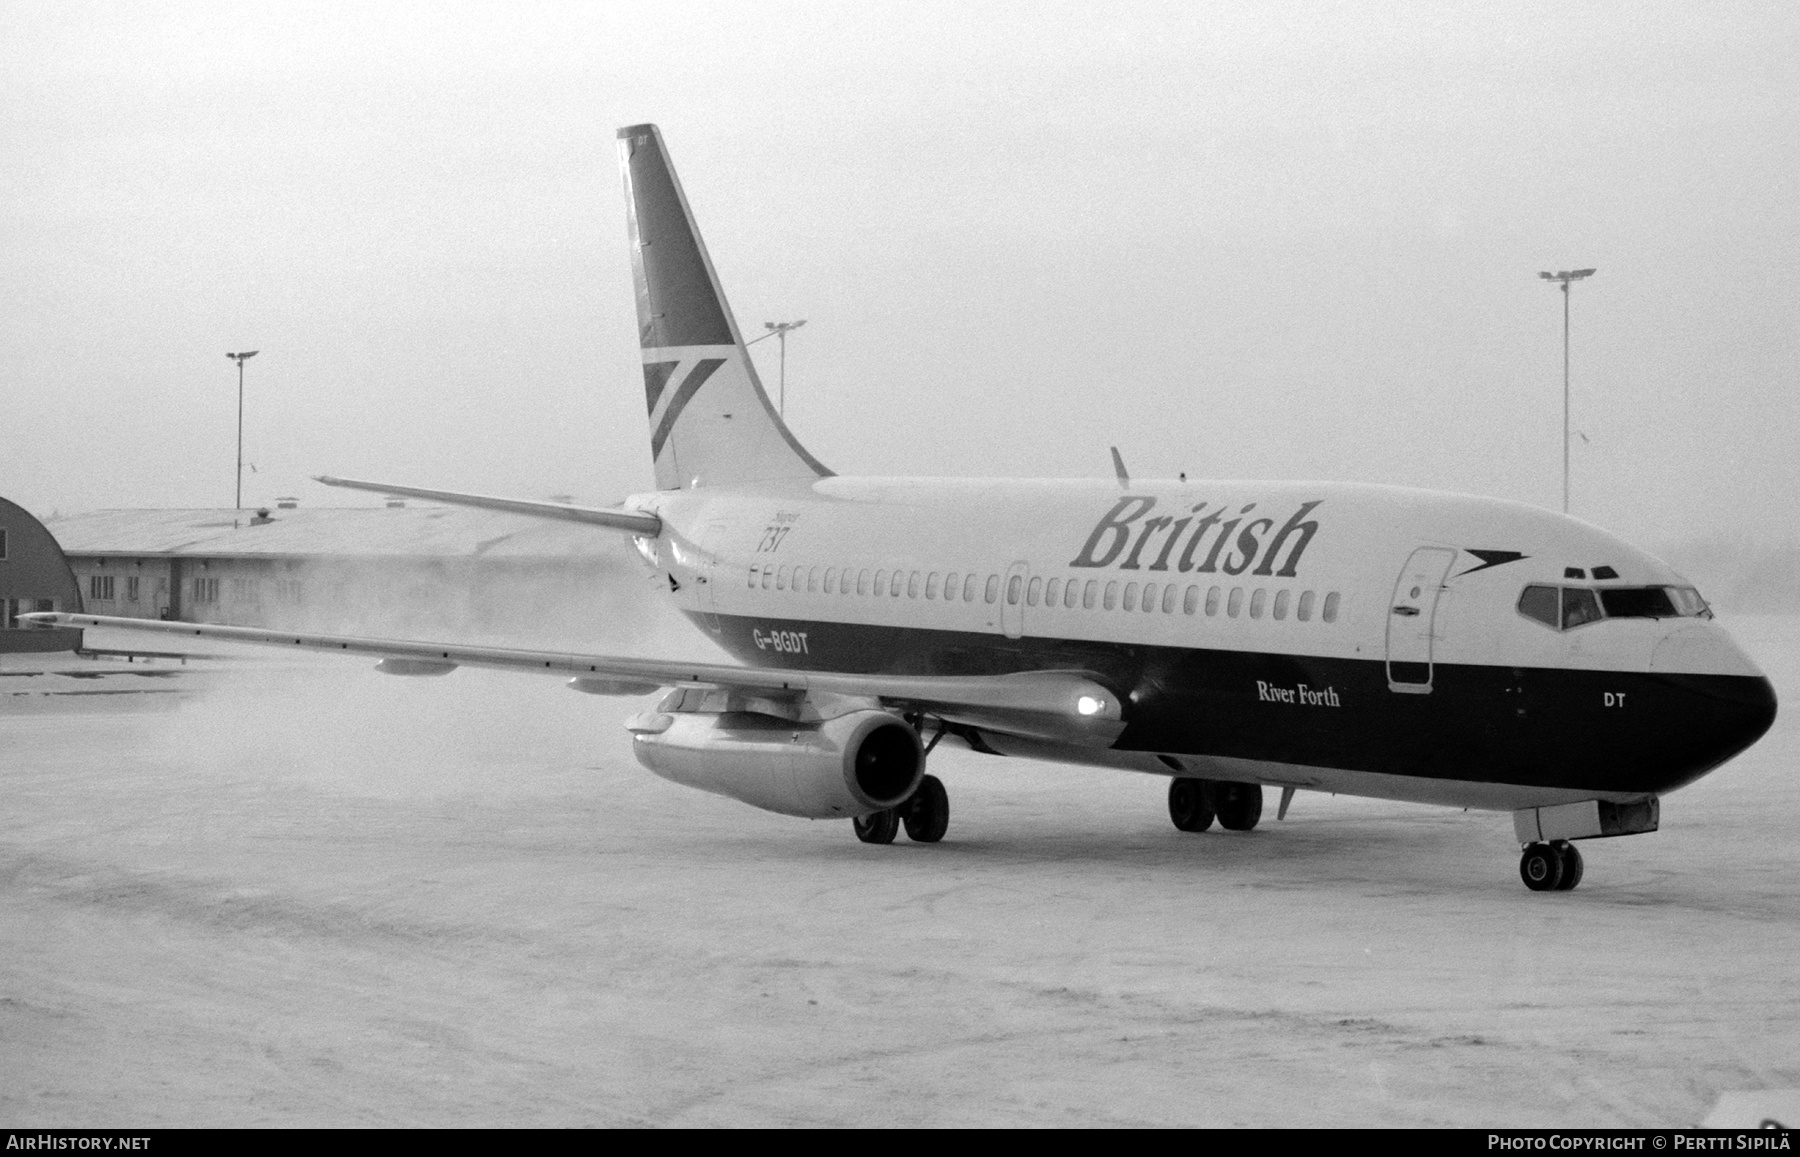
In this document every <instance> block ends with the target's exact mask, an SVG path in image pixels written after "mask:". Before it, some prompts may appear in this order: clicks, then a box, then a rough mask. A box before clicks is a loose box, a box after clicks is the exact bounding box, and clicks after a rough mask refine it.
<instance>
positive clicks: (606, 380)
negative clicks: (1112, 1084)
mask: <svg viewBox="0 0 1800 1157" xmlns="http://www.w3.org/2000/svg"><path fill="white" fill-rule="evenodd" d="M1797 61H1800V7H1797V6H1795V5H1792V4H1786V3H1774V2H1772V3H1768V4H1760V5H1748V4H1724V3H1705V4H1644V3H1630V4H1616V5H1608V4H1583V3H1576V2H1572V0H1556V2H1554V3H1547V4H1506V5H1489V4H1469V5H1465V6H1461V7H1457V6H1451V5H1443V4H1429V5H1425V4H1420V5H1396V4H1393V3H1380V4H1369V5H1275V4H1268V3H1260V2H1259V3H1249V4H1199V3H1180V4H1172V5H1167V6H1161V5H1143V4H1139V5H1120V4H1092V3H1081V4H1071V5H1053V4H1030V5H1023V4H1021V5H1011V4H999V3H992V4H980V5H972V4H967V3H957V4H925V3H905V4H888V5H884V4H874V3H869V2H867V0H863V2H858V3H853V4H785V3H767V2H765V3H757V4H682V3H672V2H669V0H659V2H657V3H652V4H645V5H642V6H634V5H628V4H622V3H609V4H604V5H601V4H591V5H529V4H508V5H494V4H487V5H473V6H468V7H460V6H455V5H449V4H436V3H434V4H419V5H401V4H367V5H363V4H358V5H351V4H336V5H318V6H309V5H283V4H238V3H234V4H218V5H206V4H199V3H184V4H180V5H78V4H72V3H54V4H5V5H3V6H0V147H3V154H0V155H3V159H4V164H0V195H3V196H4V198H5V213H4V217H3V219H0V270H3V275H0V493H4V494H5V495H6V496H7V497H9V498H12V499H14V500H16V501H19V502H21V503H23V504H24V505H25V506H27V507H28V508H30V509H33V510H35V511H37V512H38V513H40V514H45V515H47V514H49V513H50V512H51V511H52V510H60V511H62V512H64V513H67V512H71V511H79V510H88V509H94V508H99V507H114V506H194V505H218V506H229V505H230V504H231V501H232V485H233V461H234V437H235V421H236V410H235V405H236V376H235V371H234V369H233V367H232V364H231V363H230V362H229V361H227V360H226V359H225V357H224V354H225V352H226V351H227V350H241V349H260V350H261V351H262V352H261V354H260V356H258V357H257V358H256V359H254V360H252V361H251V362H250V363H249V364H248V372H247V382H248V389H247V398H248V401H247V413H246V418H245V451H244V452H245V457H246V458H247V459H248V460H249V461H250V462H251V463H254V464H255V466H256V472H255V473H254V474H252V473H250V472H248V471H246V475H245V498H246V502H247V503H249V504H252V505H254V504H257V503H266V502H269V501H271V500H272V499H274V498H276V497H277V496H281V495H297V496H299V497H300V498H301V500H302V501H303V502H305V503H307V504H310V505H318V504H327V505H338V504H345V503H355V502H358V501H360V500H361V499H359V498H358V497H356V496H350V495H346V494H345V493H343V492H333V491H329V490H326V489H324V488H322V487H320V486H317V485H316V484H314V483H312V482H309V481H307V480H306V476H307V475H308V474H312V473H324V472H330V473H340V474H346V475H352V476H362V477H373V478H379V479H384V480H390V481H395V482H403V483H412V484H418V485H426V486H442V487H447V488H453V489H466V490H475V491H485V492H499V493H507V494H517V495H523V496H528V497H540V496H547V495H554V494H571V495H575V496H578V497H579V498H581V499H583V500H595V501H598V500H604V501H611V500H613V499H616V498H617V497H619V496H620V495H622V494H624V493H626V492H628V491H632V490H640V489H646V488H648V487H649V486H650V485H652V483H651V471H650V458H649V448H648V434H647V431H646V429H645V421H644V414H643V408H642V407H643V387H642V382H641V376H640V373H639V369H638V357H637V352H636V349H635V345H634V340H633V333H634V326H633V318H632V294H631V285H630V267H629V262H628V257H627V252H626V244H625V225H624V209H623V205H622V197H621V182H620V176H619V169H618V161H617V157H616V153H615V149H614V130H615V128H617V127H618V126H620V125H625V124H631V123H636V122H640V121H654V122H656V123H658V124H660V125H661V126H662V128H663V131H664V134H665V137H666V139H667V141H668V144H669V147H670V150H671V153H672V156H673V158H674V160H675V162H676V164H677V166H678V168H679V170H680V173H681V176H682V179H683V181H684V183H685V184H686V186H687V190H688V194H689V197H690V199H691V201H692V203H693V206H694V209H695V211H696V213H697V214H698V215H699V218H700V222H701V226H702V228H703V230H704V232H705V235H706V238H707V242H708V245H709V246H710V248H711V251H712V254H713V257H714V260H715V262H716V263H717V265H718V268H719V271H720V274H721V276H722V277H723V279H724V281H725V286H726V290H727V292H728V294H729V296H730V298H731V301H732V304H733V306H734V308H735V311H736V313H737V316H738V320H739V322H740V324H741V325H742V326H743V327H744V328H745V329H746V330H753V331H757V332H760V331H761V329H762V323H763V322H765V321H771V320H777V319H782V320H788V319H794V318H805V319H807V323H808V324H807V326H806V328H805V329H804V330H802V331H800V332H799V333H797V334H795V335H794V336H793V337H792V338H791V339H790V342H789V347H788V352H789V363H788V369H789V375H788V386H789V389H788V400H789V407H788V410H789V416H790V419H791V421H792V424H793V426H794V427H795V429H796V431H797V433H798V435H799V436H800V438H801V439H802V440H803V441H805V442H806V443H807V445H808V446H809V448H810V449H812V450H813V451H814V453H815V454H817V455H818V457H820V458H821V459H822V460H823V461H824V462H826V463H827V464H828V465H829V466H831V467H832V468H833V469H835V470H837V471H838V472H840V473H846V474H849V473H876V474H935V475H954V474H1003V475H1015V476H1029V475H1053V476H1071V475H1096V476H1105V475H1108V474H1110V469H1111V467H1110V462H1109V459H1108V457H1107V449H1106V448H1107V446H1108V445H1109V444H1112V443H1117V444H1118V445H1119V446H1120V448H1121V449H1122V451H1123V453H1124V455H1125V459H1126V462H1127V463H1128V464H1129V465H1130V467H1131V469H1132V470H1133V472H1134V473H1136V474H1139V475H1154V474H1165V475H1172V474H1174V473H1175V472H1176V471H1180V470H1185V471H1188V472H1189V473H1191V474H1195V475H1200V476H1212V477H1245V476H1248V477H1311V478H1326V479H1355V480H1365V481H1379V482H1393V483H1399V484H1405V485H1415V486H1430V487H1438V488H1444V489H1454V490H1467V491H1474V492H1477V493H1482V494H1492V495H1502V496H1507V497H1513V498H1519V499H1523V500H1526V501H1529V502H1535V503H1539V504H1542V505H1546V506H1556V505H1558V504H1559V503H1560V495H1561V429H1562V410H1561V398H1562V360H1561V359H1562V344H1561V341H1562V329H1561V326H1562V311H1561V302H1560V299H1559V297H1558V294H1557V292H1556V290H1555V289H1554V288H1553V287H1551V286H1550V285H1548V284H1546V283H1543V282H1541V281H1540V280H1539V279H1538V277H1537V273H1538V271H1539V270H1556V269H1568V268H1576V267H1582V266H1595V267H1597V268H1598V269H1599V273H1598V274H1597V275H1595V276H1594V277H1593V278H1592V279H1591V280H1589V281H1587V282H1584V283H1582V284H1580V285H1579V286H1577V287H1576V289H1575V297H1574V375H1573V379H1574V398H1575V406H1574V424H1575V426H1576V428H1577V429H1578V430H1580V431H1581V432H1582V433H1583V434H1584V435H1585V436H1586V440H1585V441H1584V440H1583V439H1582V438H1580V437H1577V438H1576V440H1575V453H1574V462H1575V469H1574V492H1575V513H1577V514H1579V515H1581V516H1583V517H1587V518H1590V519H1592V520H1593V521H1596V522H1599V523H1601V524H1603V525H1606V526H1609V527H1610V528H1612V529H1615V530H1617V531H1620V532H1621V533H1624V534H1625V535H1627V536H1628V537H1631V538H1634V539H1637V540H1639V541H1643V542H1645V543H1646V544H1649V545H1652V546H1655V545H1658V544H1663V543H1668V542H1672V541H1677V540H1680V539H1682V538H1689V537H1693V536H1695V535H1700V534H1705V533H1708V532H1716V531H1723V532H1726V533H1728V534H1733V535H1757V536H1761V537H1764V538H1766V539H1772V540H1782V541H1786V540H1790V539H1795V538H1800V503H1796V501H1795V495H1797V494H1800V460H1797V459H1800V456H1797V455H1796V452H1795V435H1796V433H1797V432H1800V397H1797V396H1796V395H1797V392H1800V391H1797V390H1796V386H1797V384H1800V383H1797V381H1796V377H1797V375H1796V369H1797V368H1800V353H1797V345H1796V333H1797V332H1800V331H1797V324H1800V311H1797V309H1796V305H1797V303H1800V201H1797V197H1796V194H1797V193H1800V189H1797V187H1796V173H1797V171H1800V169H1797V165H1796V162H1797V161H1800V65H1797V63H1796V62H1797ZM756 352H757V355H758V361H759V364H760V365H761V366H762V368H763V372H764V376H765V379H766V380H767V381H769V383H770V385H771V388H773V383H774V377H775V343H774V342H765V343H763V344H762V345H759V346H757V347H756Z"/></svg>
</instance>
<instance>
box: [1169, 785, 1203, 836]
mask: <svg viewBox="0 0 1800 1157" xmlns="http://www.w3.org/2000/svg"><path fill="white" fill-rule="evenodd" d="M1209 795H1210V793H1209V792H1208V791H1207V790H1206V781H1205V780H1201V779H1190V778H1189V777H1187V776H1176V777H1175V778H1174V779H1171V780H1170V781H1169V820H1170V822H1171V823H1173V824H1174V825H1175V826H1176V828H1177V829H1179V830H1181V831H1184V832H1203V831H1205V830H1206V829H1207V828H1210V827H1212V825H1213V806H1212V800H1211V799H1210V798H1209Z"/></svg>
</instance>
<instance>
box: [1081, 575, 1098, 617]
mask: <svg viewBox="0 0 1800 1157" xmlns="http://www.w3.org/2000/svg"><path fill="white" fill-rule="evenodd" d="M1099 598H1100V580H1099V579H1089V580H1088V581H1087V584H1086V585H1085V586H1083V587H1082V588H1081V609H1082V610H1084V611H1091V610H1093V609H1094V603H1095V602H1097V601H1099Z"/></svg>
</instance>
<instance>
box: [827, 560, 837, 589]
mask: <svg viewBox="0 0 1800 1157" xmlns="http://www.w3.org/2000/svg"><path fill="white" fill-rule="evenodd" d="M836 589H837V567H835V566H828V567H826V568H825V593H826V594H831V593H832V592H833V591H835V590H836Z"/></svg>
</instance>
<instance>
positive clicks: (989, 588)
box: [982, 574, 1000, 606]
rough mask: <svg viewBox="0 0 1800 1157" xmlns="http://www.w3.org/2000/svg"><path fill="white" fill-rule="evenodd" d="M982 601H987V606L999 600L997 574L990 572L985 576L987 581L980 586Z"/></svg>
mask: <svg viewBox="0 0 1800 1157" xmlns="http://www.w3.org/2000/svg"><path fill="white" fill-rule="evenodd" d="M982 601H983V602H985V603H987V604H988V605H989V606H992V605H993V604H994V603H997V602H999V601H1000V576H999V575H997V574H991V575H989V576H987V583H986V584H985V585H984V586H983V587H982Z"/></svg>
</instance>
